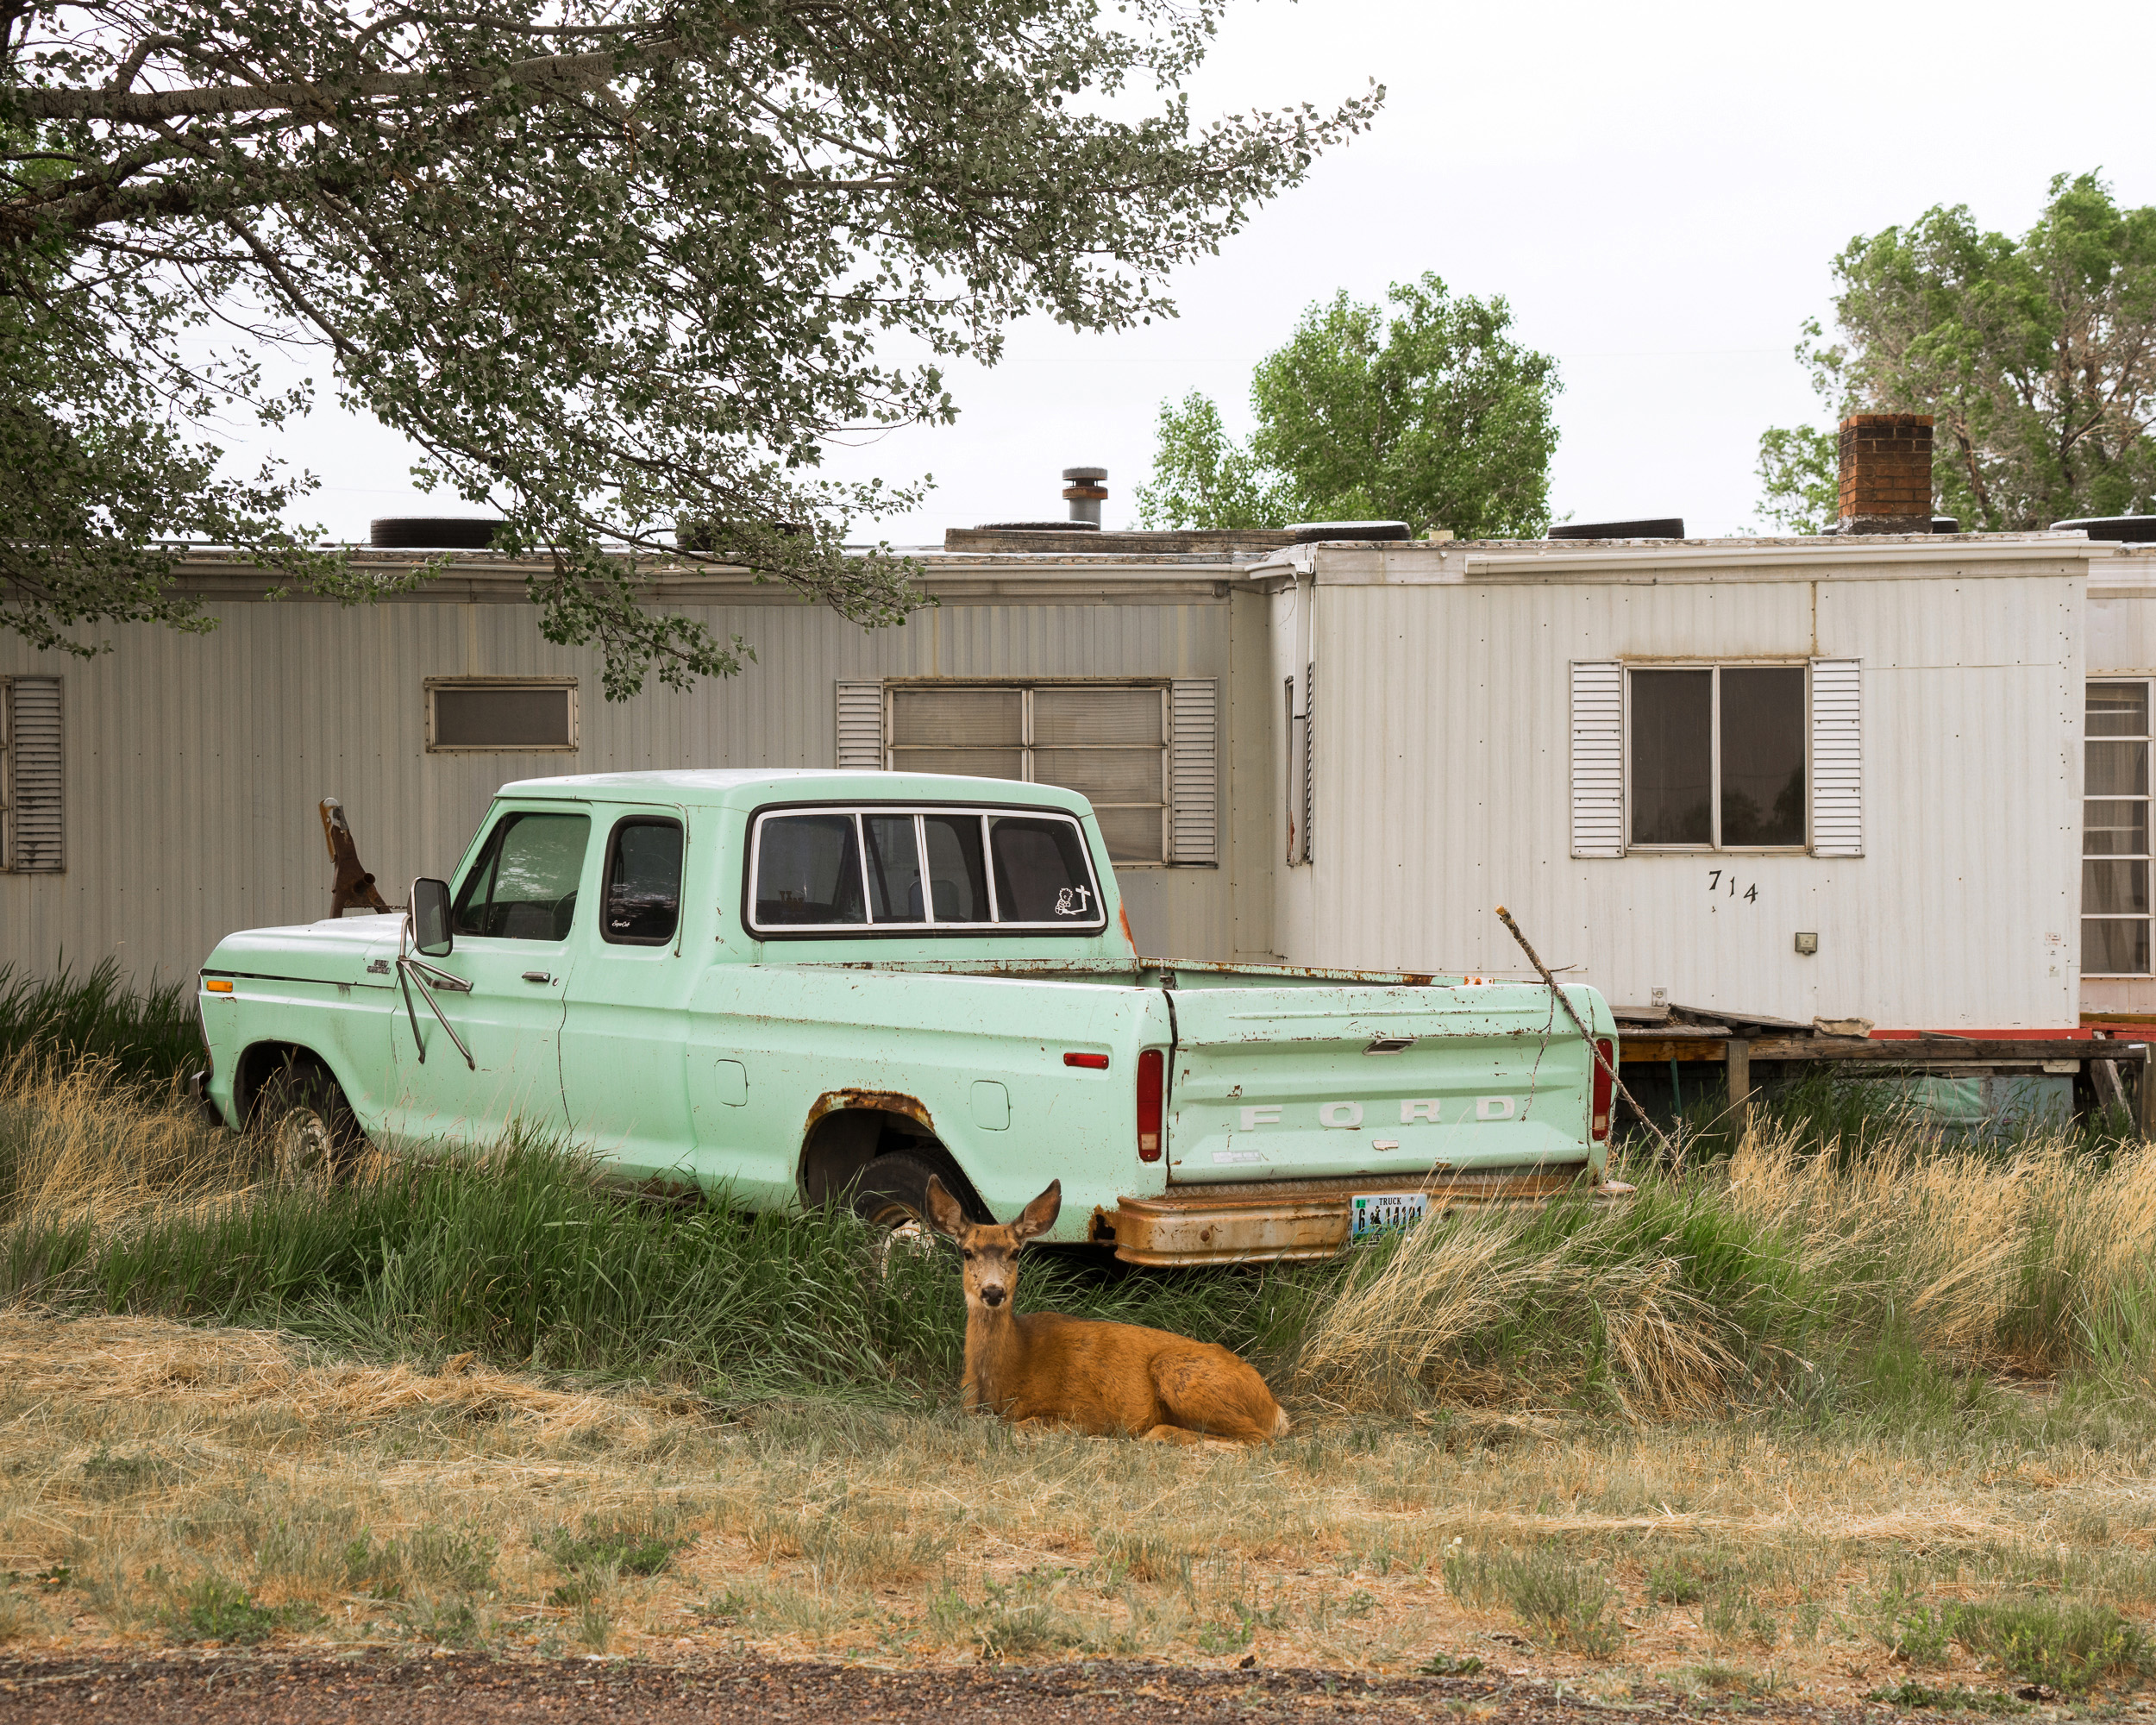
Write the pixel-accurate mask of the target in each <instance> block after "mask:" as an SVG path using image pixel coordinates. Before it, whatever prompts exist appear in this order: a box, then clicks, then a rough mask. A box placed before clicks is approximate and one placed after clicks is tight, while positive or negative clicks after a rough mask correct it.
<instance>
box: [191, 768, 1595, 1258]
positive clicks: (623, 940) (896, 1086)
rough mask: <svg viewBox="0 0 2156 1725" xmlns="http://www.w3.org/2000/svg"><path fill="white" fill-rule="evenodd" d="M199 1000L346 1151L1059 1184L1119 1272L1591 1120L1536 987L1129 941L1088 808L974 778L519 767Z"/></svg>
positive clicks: (247, 952)
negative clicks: (1184, 956)
mask: <svg viewBox="0 0 2156 1725" xmlns="http://www.w3.org/2000/svg"><path fill="white" fill-rule="evenodd" d="M1565 994H1566V997H1567V999H1568V1000H1570V1003H1571V1006H1572V1008H1573V1009H1574V1011H1575V1012H1576V1013H1577V1014H1578V1019H1579V1022H1580V1023H1581V1024H1583V1025H1584V1026H1587V1027H1588V1028H1589V1031H1590V1032H1591V1034H1592V1036H1593V1037H1594V1038H1595V1039H1597V1040H1605V1039H1606V1041H1607V1043H1608V1044H1614V1038H1615V1027H1614V1021H1613V1019H1611V1016H1610V1013H1609V1009H1608V1007H1607V1006H1606V1005H1605V1004H1604V1002H1603V1001H1602V1000H1601V996H1600V995H1599V994H1596V993H1595V990H1593V989H1592V988H1584V987H1571V988H1566V990H1565ZM200 999H201V1003H202V1014H203V1024H204V1035H205V1038H206V1039H207V1042H208V1044H209V1048H210V1069H209V1072H208V1074H207V1076H206V1078H205V1079H204V1081H203V1083H204V1094H205V1095H206V1097H207V1099H208V1101H209V1102H210V1105H211V1106H213V1107H215V1108H216V1111H217V1112H218V1113H220V1114H221V1115H222V1118H223V1120H225V1121H226V1122H227V1123H228V1124H229V1125H231V1126H235V1127H236V1126H243V1125H247V1124H249V1123H259V1122H264V1121H268V1122H271V1123H273V1124H278V1125H280V1126H284V1127H286V1128H289V1127H290V1126H291V1123H292V1122H295V1121H296V1122H298V1125H299V1126H300V1127H301V1128H302V1129H303V1131H302V1136H301V1138H299V1139H298V1140H295V1141H298V1142H302V1143H305V1144H311V1145H314V1146H316V1153H317V1154H319V1155H323V1156H326V1157H329V1159H330V1160H331V1161H333V1162H335V1161H342V1160H346V1159H348V1158H349V1157H352V1156H353V1155H354V1153H355V1152H356V1151H358V1150H359V1149H360V1147H361V1145H362V1142H363V1139H371V1140H373V1142H375V1143H376V1144H377V1145H381V1146H383V1147H385V1148H389V1149H392V1150H397V1151H438V1150H441V1149H443V1148H445V1147H448V1146H451V1145H460V1144H473V1143H478V1144H486V1143H491V1142H494V1141H496V1140H498V1139H499V1138H501V1137H502V1136H503V1135H504V1134H505V1133H506V1132H509V1131H510V1130H511V1127H512V1126H516V1127H517V1128H518V1129H520V1130H523V1131H524V1132H536V1133H541V1134H546V1135H549V1136H552V1137H555V1138H561V1139H569V1140H573V1141H575V1142H577V1143H579V1144H580V1145H584V1146H586V1148H588V1149H590V1150H591V1151H593V1152H595V1153H596V1154H597V1155H599V1157H603V1158H605V1160H607V1161H608V1162H611V1164H615V1165H616V1166H617V1168H618V1170H619V1171H620V1172H621V1174H622V1175H623V1176H625V1177H627V1178H629V1179H631V1180H634V1181H636V1182H662V1183H667V1184H674V1185H678V1186H681V1187H684V1188H701V1189H703V1190H704V1191H705V1192H706V1193H708V1194H711V1195H713V1196H714V1197H716V1196H718V1195H722V1194H723V1195H724V1198H725V1200H726V1201H729V1202H731V1203H734V1204H736V1205H740V1206H743V1207H746V1208H769V1207H773V1206H786V1207H799V1206H812V1205H817V1204H820V1203H824V1202H830V1201H849V1202H851V1203H852V1204H854V1205H855V1206H856V1208H859V1209H860V1210H861V1211H862V1214H865V1215H867V1216H868V1217H869V1218H870V1219H871V1220H876V1221H881V1222H885V1223H889V1224H897V1223H900V1222H902V1221H904V1220H906V1219H907V1218H909V1217H912V1218H918V1217H920V1216H922V1215H923V1214H925V1192H926V1186H927V1182H928V1178H929V1176H931V1174H935V1175H938V1176H941V1177H942V1179H943V1183H944V1184H945V1185H946V1186H947V1187H948V1188H949V1189H950V1190H951V1191H952V1192H953V1193H954V1194H955V1195H957V1197H958V1198H959V1201H961V1202H962V1204H964V1205H965V1206H966V1207H967V1208H968V1209H969V1210H970V1211H972V1212H973V1213H974V1214H975V1215H976V1217H977V1218H978V1219H980V1220H990V1219H991V1218H992V1217H993V1218H1001V1217H1006V1216H1008V1215H1009V1214H1012V1212H1013V1211H1014V1210H1015V1209H1016V1208H1018V1206H1019V1205H1021V1204H1023V1203H1024V1202H1025V1201H1026V1200H1027V1199H1029V1198H1031V1197H1032V1196H1033V1195H1034V1194H1036V1193H1037V1192H1038V1191H1039V1190H1040V1189H1041V1187H1042V1184H1043V1182H1044V1181H1046V1180H1047V1179H1049V1178H1050V1177H1051V1176H1053V1177H1057V1178H1060V1179H1061V1180H1062V1185H1063V1206H1062V1220H1061V1221H1060V1222H1059V1224H1058V1226H1056V1230H1055V1233H1054V1235H1053V1236H1052V1237H1053V1238H1056V1239H1062V1240H1066V1241H1080V1240H1092V1241H1094V1242H1098V1243H1100V1244H1102V1245H1112V1246H1113V1248H1114V1250H1115V1251H1116V1254H1117V1256H1119V1257H1120V1258H1125V1259H1126V1260H1128V1261H1131V1262H1132V1263H1138V1264H1194V1263H1206V1262H1225V1261H1234V1260H1250V1259H1265V1258H1316V1257H1321V1256H1325V1255H1327V1254H1330V1253H1332V1252H1334V1251H1338V1250H1339V1249H1340V1248H1341V1247H1342V1246H1343V1245H1345V1244H1347V1243H1348V1242H1350V1241H1351V1240H1352V1239H1356V1238H1357V1237H1358V1236H1362V1235H1364V1234H1367V1233H1370V1232H1372V1231H1374V1230H1376V1229H1380V1228H1382V1227H1386V1226H1395V1225H1398V1224H1401V1223H1405V1222H1407V1221H1410V1220H1414V1219H1415V1218H1416V1217H1418V1216H1420V1215H1421V1214H1425V1213H1426V1211H1429V1210H1432V1209H1437V1210H1442V1209H1445V1208H1451V1207H1453V1206H1456V1205H1459V1204H1463V1203H1473V1202H1480V1201H1490V1200H1498V1199H1521V1198H1534V1197H1539V1196H1542V1195H1550V1194H1554V1193H1557V1192H1558V1191H1561V1190H1564V1189H1572V1188H1593V1187H1595V1186H1597V1185H1599V1184H1601V1182H1602V1178H1603V1176H1602V1170H1603V1164H1604V1158H1605V1151H1606V1148H1607V1143H1608V1132H1609V1120H1610V1095H1609V1078H1608V1073H1607V1071H1606V1069H1605V1068H1604V1064H1603V1063H1598V1062H1597V1061H1596V1060H1595V1057H1594V1055H1593V1053H1592V1052H1591V1051H1590V1050H1589V1046H1588V1044H1587V1040H1586V1039H1585V1038H1583V1037H1582V1035H1581V1033H1580V1030H1579V1029H1578V1028H1577V1027H1576V1026H1575V1023H1574V1021H1573V1019H1572V1017H1571V1015H1570V1014H1569V1013H1565V1012H1563V1011H1560V1010H1558V1008H1559V1006H1560V1004H1561V1003H1560V1002H1558V1001H1557V1000H1555V999H1554V998H1553V995H1552V991H1551V989H1550V988H1546V987H1544V986H1542V985H1540V984H1539V983H1538V984H1535V985H1532V986H1530V985H1525V984H1520V983H1513V982H1481V981H1476V980H1474V979H1469V978H1462V977H1445V976H1432V975H1407V974H1400V975H1392V974H1378V973H1370V972H1339V971H1336V972H1326V971H1319V970H1307V969H1284V968H1274V967H1268V966H1264V965H1242V966H1234V967H1230V966H1226V965H1221V964H1217V963H1183V962H1180V961H1174V960H1158V959H1150V958H1141V957H1138V953H1137V950H1136V949H1135V947H1134V946H1133V944H1132V943H1131V938H1130V934H1129V925H1128V924H1127V923H1126V922H1125V919H1124V918H1123V914H1122V904H1121V900H1120V898H1119V894H1118V891H1117V886H1116V880H1115V875H1114V873H1113V871H1112V869H1111V868H1110V867H1109V864H1108V861H1107V851H1106V845H1105V844H1103V842H1102V838H1101V834H1100V828H1099V826H1098V825H1097V824H1096V823H1095V820H1094V815H1093V812H1092V809H1091V807H1090V806H1089V805H1088V804H1087V801H1086V800H1085V799H1084V798H1083V797H1081V796H1078V795H1076V794H1075V793H1070V792H1068V791H1062V790H1058V789H1056V788H1053V787H1050V786H1046V785H1038V784H1021V783H1014V782H1009V781H1000V780H992V779H970V778H958V777H945V776H931V775H911V774H899V773H844V772H650V773H618V774H605V775H589V776H583V777H568V778H554V779H530V780H524V781H520V782H517V783H515V784H511V785H506V786H505V787H503V788H502V790H501V792H500V793H499V794H498V796H497V797H496V798H495V800H494V803H493V806H492V808H491V809H490V810H489V811H488V813H487V816H486V819H485V820H484V821H483V822H482V823H481V824H480V825H479V831H478V832H477V834H476V835H475V836H474V837H473V842H472V844H471V846H470V848H469V849H468V850H467V852H466V854H465V856H464V858H463V860H462V862H461V863H460V865H459V866H458V868H457V869H455V870H454V873H453V874H452V875H451V876H450V879H449V880H448V881H447V882H446V883H445V882H443V881H425V880H423V881H417V882H415V883H414V885H413V889H412V903H411V911H410V913H408V914H407V913H392V914H390V915H372V916H359V917H345V918H343V919H338V920H332V921H325V922H318V923H314V924H310V925H303V926H298V927H291V928H267V929H255V930H251V931H247V932H244V933H240V934H235V935H232V936H230V937H229V938H227V939H225V940H224V941H222V942H221V943H220V944H218V946H217V949H216V951H215V952H213V953H212V954H211V955H210V959H209V962H208V963H207V964H206V965H205V966H204V969H203V972H202V976H201V994H200ZM1605 1053H1606V1055H1607V1049H1606V1051H1605ZM286 1135H289V1134H288V1133H287V1134H286ZM280 1141H281V1139H280Z"/></svg>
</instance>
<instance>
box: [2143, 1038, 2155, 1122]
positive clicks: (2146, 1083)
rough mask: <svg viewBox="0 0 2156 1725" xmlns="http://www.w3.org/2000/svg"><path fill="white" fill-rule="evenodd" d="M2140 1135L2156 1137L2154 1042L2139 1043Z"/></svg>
mask: <svg viewBox="0 0 2156 1725" xmlns="http://www.w3.org/2000/svg"><path fill="white" fill-rule="evenodd" d="M2140 1103H2141V1107H2140V1116H2141V1136H2142V1137H2143V1138H2156V1044H2151V1043H2146V1042H2145V1043H2143V1044H2141V1093H2140Z"/></svg>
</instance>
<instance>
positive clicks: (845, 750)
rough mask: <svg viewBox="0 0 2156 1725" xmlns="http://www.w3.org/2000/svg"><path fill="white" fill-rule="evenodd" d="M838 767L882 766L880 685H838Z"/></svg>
mask: <svg viewBox="0 0 2156 1725" xmlns="http://www.w3.org/2000/svg"><path fill="white" fill-rule="evenodd" d="M837 765H838V767H839V768H841V770H847V769H850V770H853V771H856V772H881V770H882V769H883V685H882V684H881V683H841V684H839V686H838V760H837Z"/></svg>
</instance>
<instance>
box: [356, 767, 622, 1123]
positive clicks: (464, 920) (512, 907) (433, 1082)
mask: <svg viewBox="0 0 2156 1725" xmlns="http://www.w3.org/2000/svg"><path fill="white" fill-rule="evenodd" d="M591 830H592V817H591V813H590V811H589V810H588V809H587V808H586V807H585V806H582V805H565V804H561V803H553V804H536V805H531V806H522V807H519V806H510V807H507V808H498V810H497V811H496V812H495V815H494V824H493V825H492V828H490V829H489V831H488V832H487V835H486V842H485V843H484V844H481V845H480V847H479V850H478V852H477V854H476V855H475V856H473V862H472V866H471V867H470V868H469V869H467V870H466V871H465V874H464V877H463V878H462V879H461V881H456V882H455V883H454V886H453V887H452V889H451V896H450V928H451V932H452V933H453V934H454V936H455V945H454V950H452V951H450V952H449V953H448V955H447V956H446V957H442V958H438V959H432V960H429V963H432V964H433V965H434V966H435V967H436V969H442V970H446V971H448V973H449V974H450V975H454V976H458V977H461V978H462V979H463V980H464V981H465V982H468V983H469V984H470V985H471V988H470V989H469V991H468V992H459V991H457V990H455V989H453V988H439V987H437V988H435V989H434V990H433V991H432V992H433V994H434V998H435V1000H436V1002H437V1003H438V1004H439V1005H440V1007H441V1008H442V1016H443V1017H444V1018H446V1019H448V1022H449V1024H450V1025H451V1026H454V1029H455V1031H456V1033H457V1035H458V1036H459V1037H461V1038H463V1041H464V1044H465V1046H466V1047H467V1048H468V1049H469V1050H470V1051H471V1054H472V1060H473V1064H472V1065H470V1066H467V1064H466V1063H465V1059H464V1056H463V1055H462V1054H461V1052H460V1051H458V1049H457V1046H456V1044H455V1043H454V1042H453V1041H451V1039H450V1038H449V1037H448V1035H447V1034H446V1033H445V1032H444V1031H443V1029H442V1023H441V1021H440V1020H439V1019H436V1017H435V1015H434V1013H432V1012H430V1011H429V1009H428V1007H427V1004H426V1002H425V1001H424V1000H421V999H420V998H419V997H418V985H417V983H416V982H415V983H413V984H412V985H411V987H412V1000H411V1006H412V1008H413V1010H412V1011H411V1013H407V1012H406V1010H405V1007H404V1000H402V999H401V998H398V999H396V1000H394V1002H393V1010H394V1012H395V1014H396V1020H395V1026H394V1028H393V1030H392V1040H393V1041H394V1043H395V1044H396V1049H397V1080H398V1091H399V1095H398V1102H397V1106H396V1107H393V1108H392V1110H391V1113H390V1123H389V1129H390V1133H391V1136H392V1138H397V1139H400V1140H404V1141H407V1142H411V1143H416V1144H420V1145H442V1144H448V1143H460V1142H461V1143H473V1144H479V1145H488V1144H492V1143H494V1142H496V1141H497V1140H498V1139H499V1138H501V1137H502V1136H503V1135H504V1133H505V1132H507V1131H508V1129H509V1127H510V1126H511V1123H512V1122H513V1123H515V1124H517V1126H520V1127H522V1128H523V1129H525V1130H528V1131H530V1132H537V1133H541V1134H546V1135H559V1134H561V1132H564V1131H565V1130H566V1129H567V1125H568V1120H567V1115H566V1114H565V1113H564V1112H563V1110H562V1106H561V1018H562V1003H563V1000H565V998H566V995H567V982H568V975H569V971H570V969H571V968H572V966H573V963H574V957H575V953H574V947H573V943H572V941H571V938H570V937H571V935H572V933H573V931H574V930H575V928H576V927H577V925H578V924H579V923H580V922H589V921H590V920H591V919H592V918H591V913H590V912H589V911H588V910H586V909H580V906H579V903H578V900H579V899H580V896H581V892H582V888H583V881H584V875H585V854H586V851H587V850H589V848H590V843H591ZM415 1017H416V1019H417V1032H415V1031H414V1028H413V1020H414V1019H415ZM422 1056H424V1057H423V1058H422Z"/></svg>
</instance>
